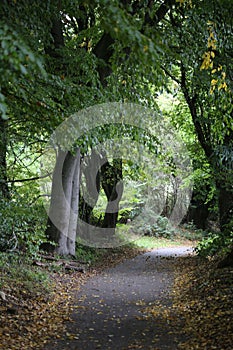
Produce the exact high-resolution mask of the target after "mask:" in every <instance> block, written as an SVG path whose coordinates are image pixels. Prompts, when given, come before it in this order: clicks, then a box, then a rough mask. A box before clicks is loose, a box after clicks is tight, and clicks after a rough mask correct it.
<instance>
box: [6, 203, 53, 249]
mask: <svg viewBox="0 0 233 350" xmlns="http://www.w3.org/2000/svg"><path fill="white" fill-rule="evenodd" d="M45 226H46V215H45V211H44V209H43V207H42V206H41V205H29V204H28V203H27V201H26V200H25V199H24V198H20V197H17V198H16V199H14V200H13V199H12V200H6V199H2V200H1V201H0V251H1V252H6V251H14V250H23V251H24V252H25V253H27V254H28V255H35V254H36V253H37V252H38V250H39V247H40V245H41V244H42V243H43V242H45V241H46V239H45V235H44V232H45Z"/></svg>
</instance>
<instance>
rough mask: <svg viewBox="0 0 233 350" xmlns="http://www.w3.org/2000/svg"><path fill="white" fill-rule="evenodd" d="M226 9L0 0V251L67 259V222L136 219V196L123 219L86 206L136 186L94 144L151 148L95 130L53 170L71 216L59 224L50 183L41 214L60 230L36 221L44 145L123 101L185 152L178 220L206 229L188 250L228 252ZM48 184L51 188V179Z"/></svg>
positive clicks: (230, 181)
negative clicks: (164, 123)
mask: <svg viewBox="0 0 233 350" xmlns="http://www.w3.org/2000/svg"><path fill="white" fill-rule="evenodd" d="M231 11H232V2H231V1H230V0H214V1H209V0H202V1H200V0H186V1H185V0H182V1H181V0H179V1H178V0H145V1H137V0H122V1H121V0H113V1H112V0H111V1H109V0H96V1H95V0H94V1H89V0H85V1H81V0H80V1H79V0H77V1H76V0H73V1H70V0H51V1H25V0H9V1H8V0H2V1H1V5H0V14H1V20H0V38H1V51H0V58H1V66H0V82H1V84H0V85H1V87H0V89H1V90H0V111H1V119H0V194H1V197H0V250H1V251H2V252H12V251H23V252H26V253H27V254H28V255H34V254H36V253H37V252H38V250H39V249H41V248H43V249H44V250H49V251H51V250H52V251H55V252H56V253H58V254H63V255H67V254H71V255H75V246H76V243H75V241H76V229H77V220H78V217H79V218H81V219H82V220H83V221H85V222H86V223H91V224H92V225H96V226H97V227H98V226H99V227H102V228H106V229H108V228H113V229H114V228H115V227H116V225H118V224H121V225H123V229H124V224H125V223H126V222H127V220H131V219H132V218H133V217H134V215H137V214H135V211H136V210H137V209H138V208H139V207H140V205H141V206H143V193H141V194H137V196H138V197H139V199H138V201H136V202H135V203H136V204H135V206H129V207H127V210H123V211H122V212H120V211H119V206H118V205H119V202H117V203H116V208H115V212H113V213H108V212H106V213H105V214H104V212H103V213H102V214H99V213H98V210H96V209H95V207H96V203H97V200H98V198H99V197H101V198H102V199H104V200H105V205H107V206H108V205H110V203H111V202H112V201H114V200H115V199H116V197H117V192H118V193H119V188H118V189H117V183H119V181H120V180H121V179H123V178H124V177H128V178H129V179H131V180H133V179H135V178H136V179H137V180H138V179H139V181H142V182H143V181H144V179H143V172H142V171H141V169H140V168H138V167H137V166H135V164H131V163H130V162H127V163H126V164H125V163H124V162H122V160H121V159H113V160H110V159H107V158H106V159H105V160H104V161H103V158H104V157H105V155H104V152H103V153H102V154H101V153H98V152H97V151H93V147H94V146H95V145H96V144H98V143H100V142H101V141H103V140H107V139H111V137H112V135H113V134H117V133H118V135H124V136H127V137H128V138H130V139H131V140H132V141H133V140H137V141H138V142H139V141H140V142H141V144H142V145H144V146H145V147H148V149H150V150H151V152H153V151H154V150H155V149H156V140H155V139H153V138H152V139H151V138H149V139H148V135H146V134H145V133H144V132H143V131H142V130H134V129H132V128H131V129H129V128H127V127H125V128H120V126H119V125H117V124H115V125H114V124H113V125H112V127H111V128H110V127H105V128H101V127H100V128H95V129H94V130H92V131H90V132H87V133H86V134H85V135H84V136H82V137H81V138H80V139H79V140H78V142H77V143H76V146H75V149H74V150H73V151H72V152H71V151H65V150H62V148H61V149H60V151H59V154H58V158H57V159H58V160H57V166H56V167H55V170H54V172H56V169H57V168H59V164H60V163H59V159H60V158H62V157H63V158H62V159H63V162H64V166H63V170H62V171H63V179H65V180H64V181H65V182H64V183H63V185H64V186H63V187H64V192H65V195H66V199H67V201H68V202H69V203H70V205H71V201H72V206H74V211H75V212H76V217H70V213H69V212H68V211H67V207H66V206H64V205H63V204H64V203H61V205H60V206H57V204H58V203H57V197H54V196H55V194H56V191H58V190H59V188H55V187H56V184H55V183H53V190H52V196H51V199H50V200H51V207H50V210H51V211H53V210H55V211H56V210H59V212H58V213H56V215H59V217H60V218H61V220H63V221H64V222H65V224H64V225H63V227H62V229H61V228H57V227H56V226H55V225H54V224H53V222H52V221H51V220H50V219H48V218H47V213H46V211H45V209H44V206H43V199H44V198H43V194H42V193H41V191H40V186H39V182H38V180H39V178H40V177H41V173H40V171H39V168H40V160H41V157H42V156H43V153H44V151H45V149H46V145H47V142H48V141H49V140H50V137H51V135H52V133H53V131H54V130H55V129H56V128H57V127H58V126H59V125H60V124H61V123H62V122H64V121H65V120H67V119H68V118H69V117H70V115H72V114H73V113H77V112H78V111H81V110H83V109H85V108H88V107H91V106H94V105H98V104H102V103H110V102H130V103H137V104H140V105H141V106H143V107H146V108H150V109H153V110H154V111H156V113H157V114H158V115H160V114H163V116H165V118H166V119H167V120H169V122H170V123H171V125H172V126H173V127H174V128H175V129H176V130H177V133H179V134H180V135H181V137H182V140H183V142H184V143H185V145H186V147H187V150H188V152H189V157H190V158H191V160H192V166H193V172H192V179H191V180H192V182H193V193H192V198H191V202H190V206H189V209H188V212H187V215H186V217H184V219H183V223H186V224H187V223H192V225H194V226H195V227H196V228H200V229H202V230H205V232H206V234H205V238H204V240H203V241H202V242H200V243H199V251H200V252H202V253H206V254H214V253H215V252H217V251H219V250H220V249H222V248H223V249H225V251H226V252H228V253H229V256H231V255H232V243H233V236H232V232H233V231H232V227H233V216H232V212H233V138H232V136H233V122H232V120H233V109H232V106H233V104H232V81H233V41H232V31H233V18H232V16H231ZM139 139H140V140H139ZM83 159H85V162H86V163H85V164H86V166H85V169H84V170H82V169H81V166H80V164H81V160H83ZM99 164H100V165H99ZM96 165H97V166H98V167H99V168H98V169H99V170H98V172H97V177H96V178H95V182H96V183H95V186H96V188H97V192H96V197H94V196H93V195H92V198H91V201H89V202H88V203H86V202H85V198H84V196H83V193H82V191H81V183H80V178H81V179H83V180H82V181H83V182H84V185H85V188H86V190H87V192H88V191H89V192H90V193H91V188H92V186H93V183H92V181H93V177H91V174H92V172H93V171H96V169H93V167H95V166H96ZM48 176H50V178H51V181H52V176H53V174H49V175H48ZM69 184H71V185H70V186H69ZM74 184H75V186H74ZM121 192H122V193H121V195H122V198H123V196H124V190H123V189H122V191H121ZM92 193H93V192H92ZM135 196H136V194H135ZM120 199H121V198H120ZM54 203H55V204H54ZM53 205H55V207H54V208H53ZM165 209H166V208H165ZM165 209H164V211H163V212H162V213H161V218H160V221H163V218H164V217H165V218H166V215H167V212H166V210H165ZM50 213H51V212H50ZM71 224H72V225H73V226H72V225H71ZM71 226H72V227H71ZM152 234H153V232H152ZM229 261H230V260H229ZM229 261H228V262H229Z"/></svg>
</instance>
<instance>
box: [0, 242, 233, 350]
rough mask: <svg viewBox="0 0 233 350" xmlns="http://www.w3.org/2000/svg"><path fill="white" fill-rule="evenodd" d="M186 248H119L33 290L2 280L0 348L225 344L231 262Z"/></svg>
mask: <svg viewBox="0 0 233 350" xmlns="http://www.w3.org/2000/svg"><path fill="white" fill-rule="evenodd" d="M188 249H189V250H188V251H187V247H173V248H163V249H156V250H152V251H150V252H146V253H145V252H144V253H142V252H139V251H137V250H133V249H130V248H126V247H125V248H121V249H119V250H116V251H112V252H111V254H108V255H106V256H105V257H102V259H101V262H99V264H96V265H95V266H94V267H91V268H90V269H88V271H87V272H86V273H83V272H78V271H75V272H73V271H71V272H69V273H67V272H64V271H63V272H61V271H59V272H51V274H50V276H51V279H52V281H53V287H52V289H51V285H50V286H48V289H47V290H46V289H44V287H43V288H42V289H41V290H40V289H39V287H38V286H37V287H36V289H35V292H34V293H33V291H32V290H31V289H30V293H29V291H28V290H27V289H26V288H25V285H24V287H23V289H20V285H19V284H17V285H15V287H14V286H11V289H9V285H7V283H6V285H4V286H3V287H1V288H0V289H1V291H2V292H1V293H4V294H2V296H0V312H1V314H0V348H1V349H7V350H11V349H12V350H13V349H31V350H32V349H38V350H39V349H41V350H54V349H56V350H66V349H67V350H68V349H70V350H72V349H73V350H74V349H75V350H83V349H85V350H88V349H102V350H107V349H113V350H114V349H116V350H117V349H122V350H123V349H145V350H146V349H154V350H163V349H171V350H175V349H187V350H192V349H204V350H205V349H206V350H209V349H219V350H224V349H226V350H228V349H229V350H230V349H232V339H233V326H232V319H233V308H232V301H233V300H232V299H233V293H232V291H233V284H232V276H233V269H232V268H223V269H217V267H216V266H217V262H216V261H215V260H206V259H201V258H199V257H197V256H195V255H194V254H189V253H190V247H189V248H188ZM139 253H141V254H139ZM187 253H188V254H187ZM126 257H127V259H126ZM41 285H42V284H41ZM43 286H44V284H43ZM4 299H6V300H4Z"/></svg>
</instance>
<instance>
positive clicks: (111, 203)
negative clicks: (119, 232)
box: [101, 159, 123, 228]
mask: <svg viewBox="0 0 233 350" xmlns="http://www.w3.org/2000/svg"><path fill="white" fill-rule="evenodd" d="M101 181H102V186H103V189H104V192H105V194H106V197H107V199H108V203H107V206H106V211H105V215H104V221H103V225H102V226H103V227H104V228H116V224H117V218H118V212H119V203H120V200H121V197H122V193H123V182H122V160H121V159H114V160H113V165H111V164H110V163H109V162H106V163H105V164H103V165H102V167H101Z"/></svg>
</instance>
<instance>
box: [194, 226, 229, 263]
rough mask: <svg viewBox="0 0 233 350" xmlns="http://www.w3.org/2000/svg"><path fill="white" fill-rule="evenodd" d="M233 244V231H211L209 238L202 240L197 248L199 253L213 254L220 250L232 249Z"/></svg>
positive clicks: (201, 254) (205, 255)
mask: <svg viewBox="0 0 233 350" xmlns="http://www.w3.org/2000/svg"><path fill="white" fill-rule="evenodd" d="M232 245H233V231H231V232H229V233H228V234H227V233H222V232H219V233H210V234H209V236H208V237H207V238H204V239H203V240H202V241H200V242H199V243H198V245H197V247H196V248H195V250H196V252H197V254H198V255H200V256H203V257H207V256H213V255H215V254H216V253H218V252H220V251H223V252H224V251H227V250H230V247H231V246H232Z"/></svg>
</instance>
